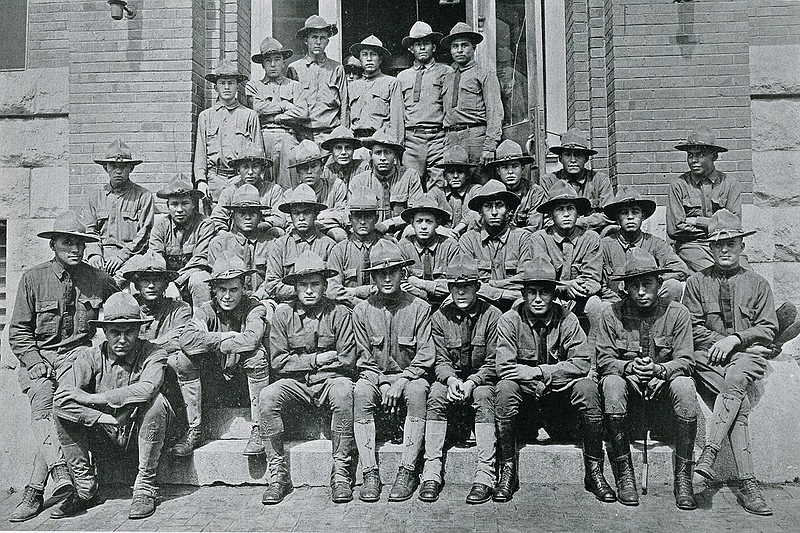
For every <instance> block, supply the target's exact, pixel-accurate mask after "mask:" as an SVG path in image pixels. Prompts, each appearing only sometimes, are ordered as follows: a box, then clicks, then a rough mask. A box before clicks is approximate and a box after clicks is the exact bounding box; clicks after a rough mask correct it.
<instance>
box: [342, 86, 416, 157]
mask: <svg viewBox="0 0 800 533" xmlns="http://www.w3.org/2000/svg"><path fill="white" fill-rule="evenodd" d="M348 90H349V95H348V96H349V98H350V128H351V129H353V130H357V129H368V128H372V129H374V130H375V131H378V130H381V129H383V130H384V131H386V133H387V134H388V135H389V136H390V137H391V138H393V139H395V140H396V141H397V142H398V143H399V144H403V136H404V126H403V93H402V91H401V89H400V82H399V81H397V78H394V77H392V76H387V75H386V74H384V73H382V72H379V73H377V74H376V75H374V76H372V77H369V78H368V77H366V76H364V77H363V78H361V79H358V80H355V81H354V82H353V83H352V85H350V87H349V89H348Z"/></svg>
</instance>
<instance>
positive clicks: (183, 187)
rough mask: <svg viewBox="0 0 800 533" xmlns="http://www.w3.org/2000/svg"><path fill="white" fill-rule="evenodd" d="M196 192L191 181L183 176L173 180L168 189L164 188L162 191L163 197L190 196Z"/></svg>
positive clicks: (179, 175)
mask: <svg viewBox="0 0 800 533" xmlns="http://www.w3.org/2000/svg"><path fill="white" fill-rule="evenodd" d="M193 190H194V187H192V184H191V183H189V180H188V179H186V177H185V176H184V175H183V174H178V175H177V176H176V177H175V179H173V180H172V181H171V182H169V184H167V186H166V187H164V188H163V189H162V190H161V191H159V192H160V193H161V196H165V197H168V196H189V195H191V194H193V193H192V191H193Z"/></svg>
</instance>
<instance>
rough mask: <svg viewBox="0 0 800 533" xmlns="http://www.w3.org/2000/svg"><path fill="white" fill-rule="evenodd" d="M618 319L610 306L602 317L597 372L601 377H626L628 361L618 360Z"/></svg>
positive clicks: (597, 344)
mask: <svg viewBox="0 0 800 533" xmlns="http://www.w3.org/2000/svg"><path fill="white" fill-rule="evenodd" d="M616 324H617V317H616V315H615V314H614V306H613V305H609V306H606V307H605V308H604V309H603V312H602V314H601V315H600V327H599V328H598V330H597V341H596V346H597V372H598V373H599V374H600V375H601V376H624V375H625V365H626V364H627V361H624V360H621V359H618V358H617V355H618V354H617V346H616V340H617V328H616Z"/></svg>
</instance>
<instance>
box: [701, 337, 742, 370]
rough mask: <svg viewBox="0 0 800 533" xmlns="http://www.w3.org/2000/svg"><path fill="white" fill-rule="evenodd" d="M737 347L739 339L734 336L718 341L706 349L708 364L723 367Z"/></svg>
mask: <svg viewBox="0 0 800 533" xmlns="http://www.w3.org/2000/svg"><path fill="white" fill-rule="evenodd" d="M737 346H739V337H737V336H736V335H728V336H727V337H724V338H722V339H720V340H718V341H717V342H715V343H714V344H712V345H711V348H709V349H708V363H709V364H711V365H724V364H725V363H727V362H728V358H729V357H730V354H731V352H732V351H733V350H735V349H736V347H737Z"/></svg>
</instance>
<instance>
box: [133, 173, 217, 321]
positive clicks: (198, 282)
mask: <svg viewBox="0 0 800 533" xmlns="http://www.w3.org/2000/svg"><path fill="white" fill-rule="evenodd" d="M156 196H158V197H159V198H163V199H165V200H166V201H167V209H168V210H169V213H168V214H167V216H166V217H165V218H163V219H161V220H160V221H159V222H158V224H156V225H155V227H154V228H153V231H152V233H150V244H149V246H148V249H149V251H151V252H155V253H157V254H159V255H161V256H162V257H163V258H164V260H165V261H166V263H167V268H168V269H169V270H173V271H175V272H177V273H178V276H177V277H176V278H175V279H174V280H173V281H174V283H175V285H176V286H177V287H178V289H179V290H181V292H182V293H184V294H186V293H188V294H187V296H189V300H190V301H191V303H192V305H193V306H194V307H199V306H201V305H202V304H204V303H205V302H207V301H209V300H211V291H210V290H209V288H208V284H207V283H206V281H208V278H209V277H210V274H209V271H210V270H211V267H210V266H209V265H208V246H209V244H211V239H213V238H214V235H215V234H216V232H217V231H216V229H215V228H214V223H213V222H212V221H211V219H210V218H208V217H206V216H205V215H204V214H202V213H201V212H200V207H199V205H198V200H199V199H200V198H202V197H203V193H201V192H200V191H198V190H197V189H193V188H192V185H191V184H190V183H189V182H188V181H186V180H185V179H184V178H183V176H182V175H179V176H178V177H177V178H175V179H174V180H173V181H172V182H171V183H170V184H169V185H167V186H166V187H164V188H163V189H161V190H160V191H158V192H157V193H156Z"/></svg>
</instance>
